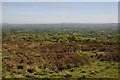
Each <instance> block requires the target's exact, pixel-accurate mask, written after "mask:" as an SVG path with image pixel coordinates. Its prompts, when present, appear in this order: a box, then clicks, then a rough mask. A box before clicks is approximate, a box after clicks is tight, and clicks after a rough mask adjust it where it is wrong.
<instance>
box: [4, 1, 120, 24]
mask: <svg viewBox="0 0 120 80" xmlns="http://www.w3.org/2000/svg"><path fill="white" fill-rule="evenodd" d="M117 18H118V3H117V2H75V3H73V2H8V3H7V2H6V3H5V2H4V3H3V4H2V21H3V23H61V22H65V23H70V22H72V23H117V21H118V19H117Z"/></svg>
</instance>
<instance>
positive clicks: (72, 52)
mask: <svg viewBox="0 0 120 80" xmlns="http://www.w3.org/2000/svg"><path fill="white" fill-rule="evenodd" d="M117 30H118V29H117V24H33V25H31V24H24V25H22V24H21V25H20V24H4V25H3V33H2V34H3V39H2V44H3V47H2V60H3V62H2V67H3V69H2V72H3V74H2V77H3V78H78V79H80V78H112V79H115V80H116V79H117V78H118V75H119V73H120V72H119V68H120V66H119V65H118V64H119V61H120V54H119V53H118V50H119V47H118V43H119V40H118V38H119V37H120V34H119V33H118V31H117Z"/></svg>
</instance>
